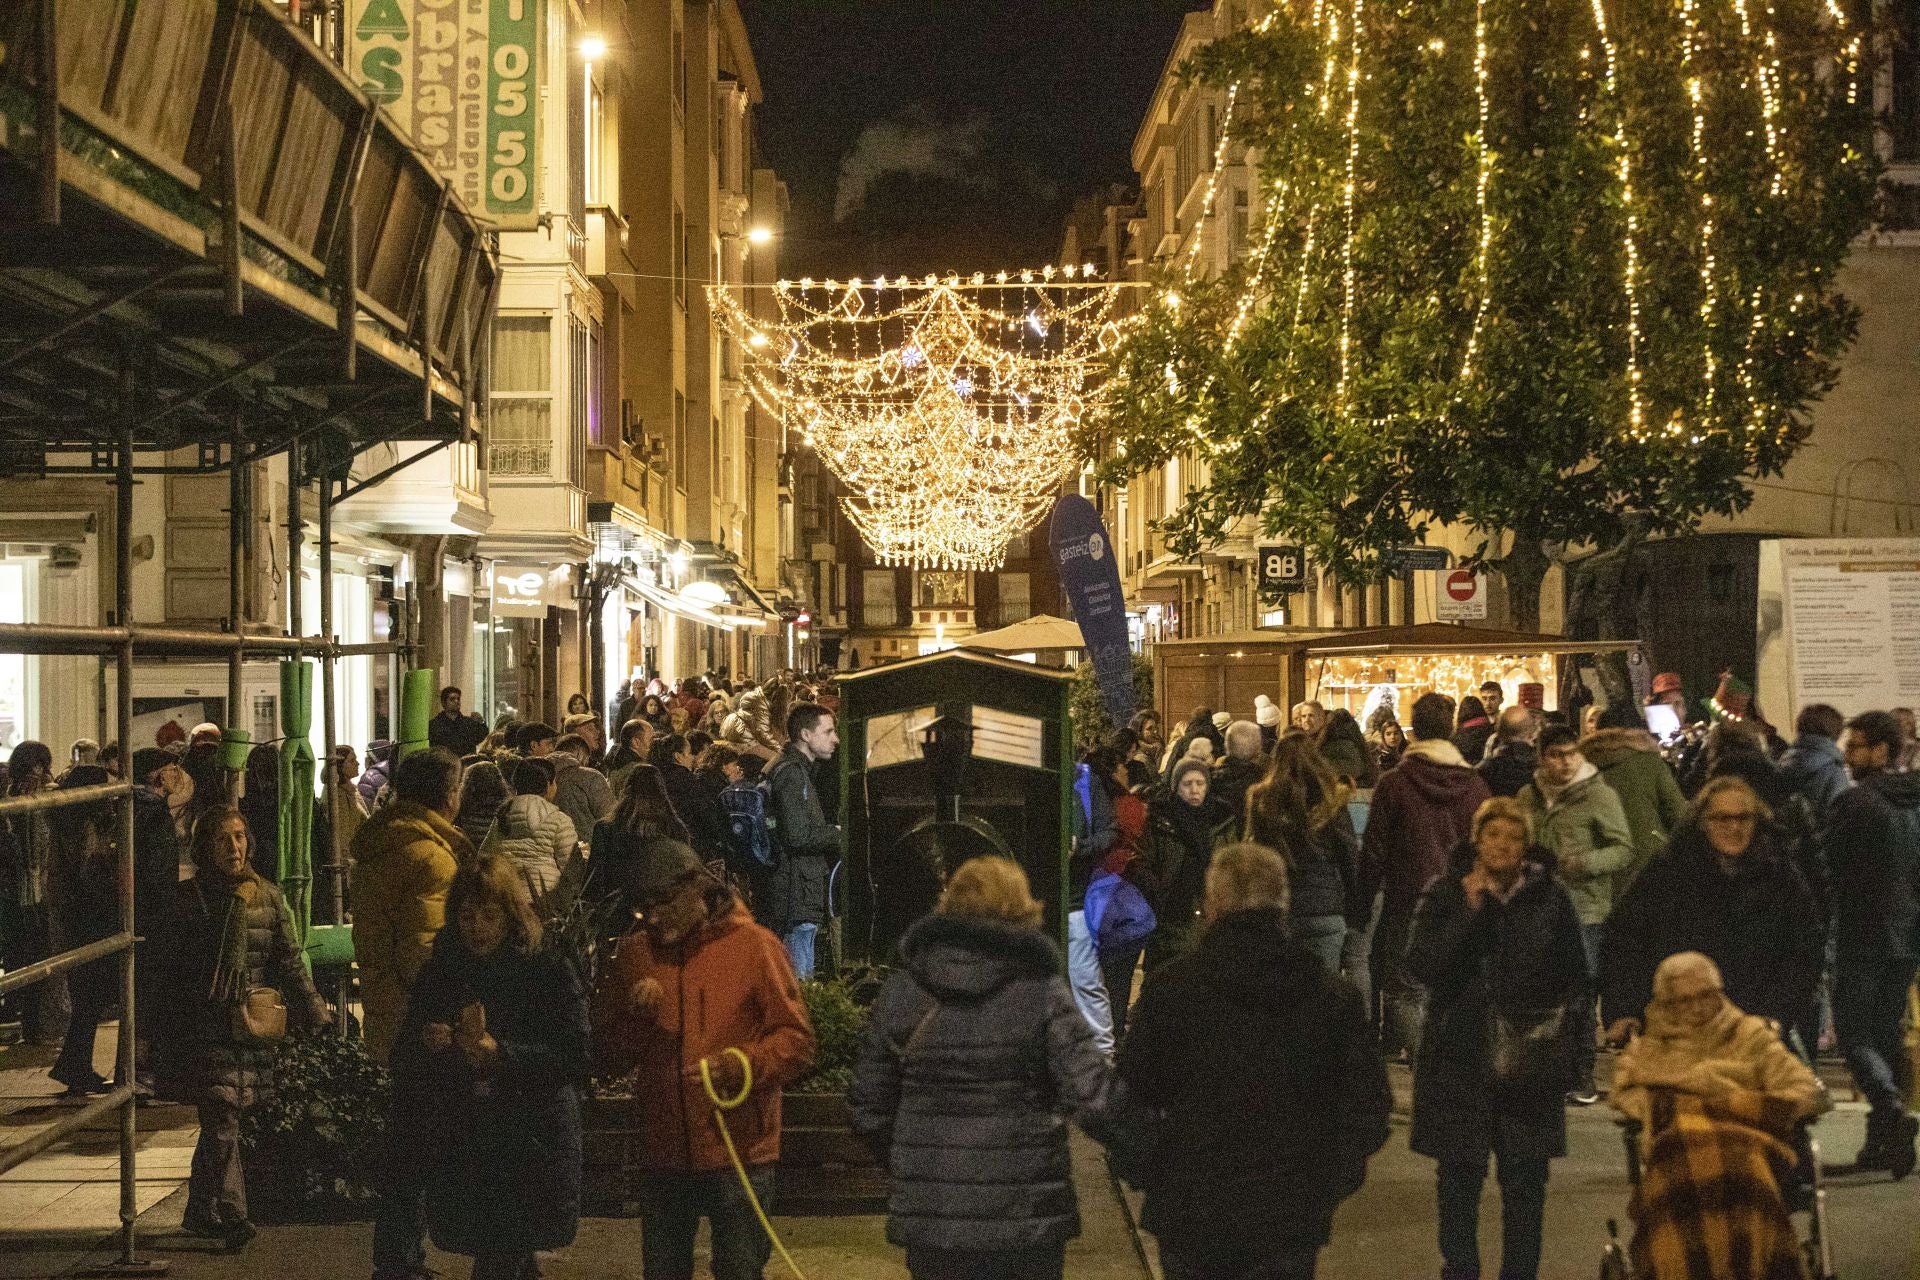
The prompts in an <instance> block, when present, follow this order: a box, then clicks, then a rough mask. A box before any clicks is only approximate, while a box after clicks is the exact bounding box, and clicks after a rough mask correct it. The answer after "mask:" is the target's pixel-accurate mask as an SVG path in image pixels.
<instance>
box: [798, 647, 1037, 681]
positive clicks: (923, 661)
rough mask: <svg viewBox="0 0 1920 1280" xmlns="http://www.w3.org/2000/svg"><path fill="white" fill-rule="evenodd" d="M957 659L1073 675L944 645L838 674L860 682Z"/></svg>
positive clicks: (1022, 672)
mask: <svg viewBox="0 0 1920 1280" xmlns="http://www.w3.org/2000/svg"><path fill="white" fill-rule="evenodd" d="M956 659H959V660H963V661H966V662H970V663H976V664H978V665H979V666H981V667H982V668H985V669H988V670H993V671H1008V672H1012V673H1014V674H1016V675H1022V676H1032V677H1035V678H1037V679H1041V680H1051V681H1066V680H1071V679H1073V672H1071V671H1055V670H1053V669H1052V668H1050V667H1036V666H1034V665H1033V664H1032V663H1031V662H1015V661H1014V660H1013V659H1012V658H1002V657H1001V656H999V655H998V654H993V653H977V652H974V651H973V650H970V649H942V650H941V651H940V652H938V653H927V654H922V655H920V656H919V657H917V658H907V659H904V660H902V661H899V662H883V663H881V664H879V665H878V666H872V667H862V668H860V669H859V670H858V671H842V672H841V673H840V674H839V675H837V676H835V677H834V680H835V683H837V684H840V685H843V686H844V685H847V684H858V683H861V682H863V681H867V680H871V679H873V678H875V677H878V676H898V675H899V674H900V673H901V672H903V671H913V670H915V669H916V668H920V667H934V666H943V665H945V664H947V663H951V662H953V661H955V660H956Z"/></svg>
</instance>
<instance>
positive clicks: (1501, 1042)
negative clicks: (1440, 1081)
mask: <svg viewBox="0 0 1920 1280" xmlns="http://www.w3.org/2000/svg"><path fill="white" fill-rule="evenodd" d="M1571 1024H1572V1019H1571V1018H1570V1017H1569V1016H1568V1011H1567V1006H1565V1005H1555V1006H1553V1007H1552V1008H1547V1009H1502V1008H1500V1007H1499V1006H1498V1005H1497V1004H1495V1003H1494V1002H1493V1001H1492V1000H1491V999H1489V1000H1488V1001H1487V1022H1486V1030H1487V1075H1488V1078H1489V1083H1490V1084H1491V1085H1492V1086H1493V1090H1494V1093H1495V1095H1496V1096H1499V1097H1502V1098H1504V1099H1506V1100H1507V1101H1523V1100H1527V1099H1541V1098H1551V1099H1556V1100H1557V1099H1558V1098H1559V1097H1560V1095H1561V1094H1563V1093H1565V1092H1566V1091H1567V1090H1568V1089H1569V1088H1571V1087H1572V1085H1573V1077H1574V1066H1573V1037H1572V1035H1571V1034H1570V1032H1571V1030H1572V1027H1571Z"/></svg>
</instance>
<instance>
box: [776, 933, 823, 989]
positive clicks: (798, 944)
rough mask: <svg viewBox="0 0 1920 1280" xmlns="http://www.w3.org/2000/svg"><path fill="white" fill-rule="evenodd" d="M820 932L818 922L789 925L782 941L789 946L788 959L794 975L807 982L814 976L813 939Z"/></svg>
mask: <svg viewBox="0 0 1920 1280" xmlns="http://www.w3.org/2000/svg"><path fill="white" fill-rule="evenodd" d="M819 932H820V926H819V925H817V924H795V925H788V926H787V932H786V933H785V935H783V936H782V937H781V939H780V941H781V942H782V943H783V944H784V945H785V946H786V948H787V960H788V962H789V963H791V964H792V965H793V976H794V977H796V978H798V979H800V980H801V981H802V982H805V981H806V980H807V979H808V978H811V977H812V976H813V939H814V937H815V935H817V934H818V933H819Z"/></svg>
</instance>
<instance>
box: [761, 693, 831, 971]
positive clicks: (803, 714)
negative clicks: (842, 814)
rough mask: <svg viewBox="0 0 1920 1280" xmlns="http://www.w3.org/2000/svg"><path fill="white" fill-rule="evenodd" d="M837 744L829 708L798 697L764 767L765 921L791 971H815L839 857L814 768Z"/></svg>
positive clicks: (829, 754)
mask: <svg viewBox="0 0 1920 1280" xmlns="http://www.w3.org/2000/svg"><path fill="white" fill-rule="evenodd" d="M839 746H840V730H839V729H838V728H837V727H836V726H835V725H834V722H833V713H832V712H830V711H828V710H827V709H826V708H825V707H823V706H821V705H820V704H819V703H817V702H802V703H801V704H799V705H798V706H796V707H794V708H793V710H791V711H789V712H788V713H787V745H786V749H785V750H783V751H782V752H781V753H780V757H779V759H777V760H775V761H774V762H773V764H772V765H770V766H768V768H767V785H768V788H769V790H770V792H771V796H770V799H771V800H772V812H771V813H770V814H769V817H770V818H771V819H772V826H773V836H774V839H775V841H777V842H778V845H779V856H780V862H779V865H778V866H776V867H775V868H774V871H773V876H772V879H771V881H770V891H769V894H768V896H769V897H770V898H771V900H772V902H771V907H770V912H769V914H770V917H771V918H770V921H769V924H770V926H771V927H772V928H773V930H774V932H775V933H778V934H779V935H780V941H781V943H782V944H784V945H785V947H786V948H787V957H788V958H789V959H790V960H792V961H793V973H794V976H795V977H797V978H801V979H806V978H811V977H812V976H813V940H814V935H816V934H817V933H819V931H820V926H821V925H822V924H825V923H826V920H827V878H828V875H829V873H830V872H831V870H832V868H833V864H834V863H835V862H836V861H838V860H839V857H840V844H841V836H840V828H839V827H837V826H835V825H834V824H833V823H831V822H829V821H827V815H826V813H825V811H824V810H822V809H821V807H820V795H819V792H818V791H817V790H816V789H815V787H814V783H813V767H814V764H815V763H816V762H818V761H821V760H825V759H827V758H828V757H829V756H831V755H833V753H834V752H835V751H836V750H837V749H838V748H839Z"/></svg>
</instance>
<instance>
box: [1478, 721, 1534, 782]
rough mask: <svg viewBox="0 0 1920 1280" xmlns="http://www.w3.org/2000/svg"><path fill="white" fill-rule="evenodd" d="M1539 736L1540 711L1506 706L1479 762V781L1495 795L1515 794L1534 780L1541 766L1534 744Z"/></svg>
mask: <svg viewBox="0 0 1920 1280" xmlns="http://www.w3.org/2000/svg"><path fill="white" fill-rule="evenodd" d="M1539 737H1540V713H1539V712H1538V711H1535V710H1533V709H1532V708H1531V707H1508V708H1507V709H1506V710H1505V711H1502V712H1501V713H1500V715H1499V718H1498V719H1496V720H1495V721H1494V724H1493V737H1492V738H1491V739H1490V740H1488V742H1487V754H1486V756H1485V758H1484V759H1482V760H1481V761H1480V765H1479V773H1480V781H1482V782H1484V783H1486V784H1487V790H1488V791H1489V792H1490V793H1492V794H1493V795H1496V796H1517V795H1519V794H1520V793H1521V792H1522V791H1524V790H1525V789H1526V786H1527V784H1528V783H1529V782H1532V781H1533V773H1534V770H1536V769H1538V768H1539V767H1540V753H1539V752H1538V751H1537V750H1536V749H1535V748H1534V745H1533V744H1534V743H1535V742H1536V741H1538V740H1539Z"/></svg>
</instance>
